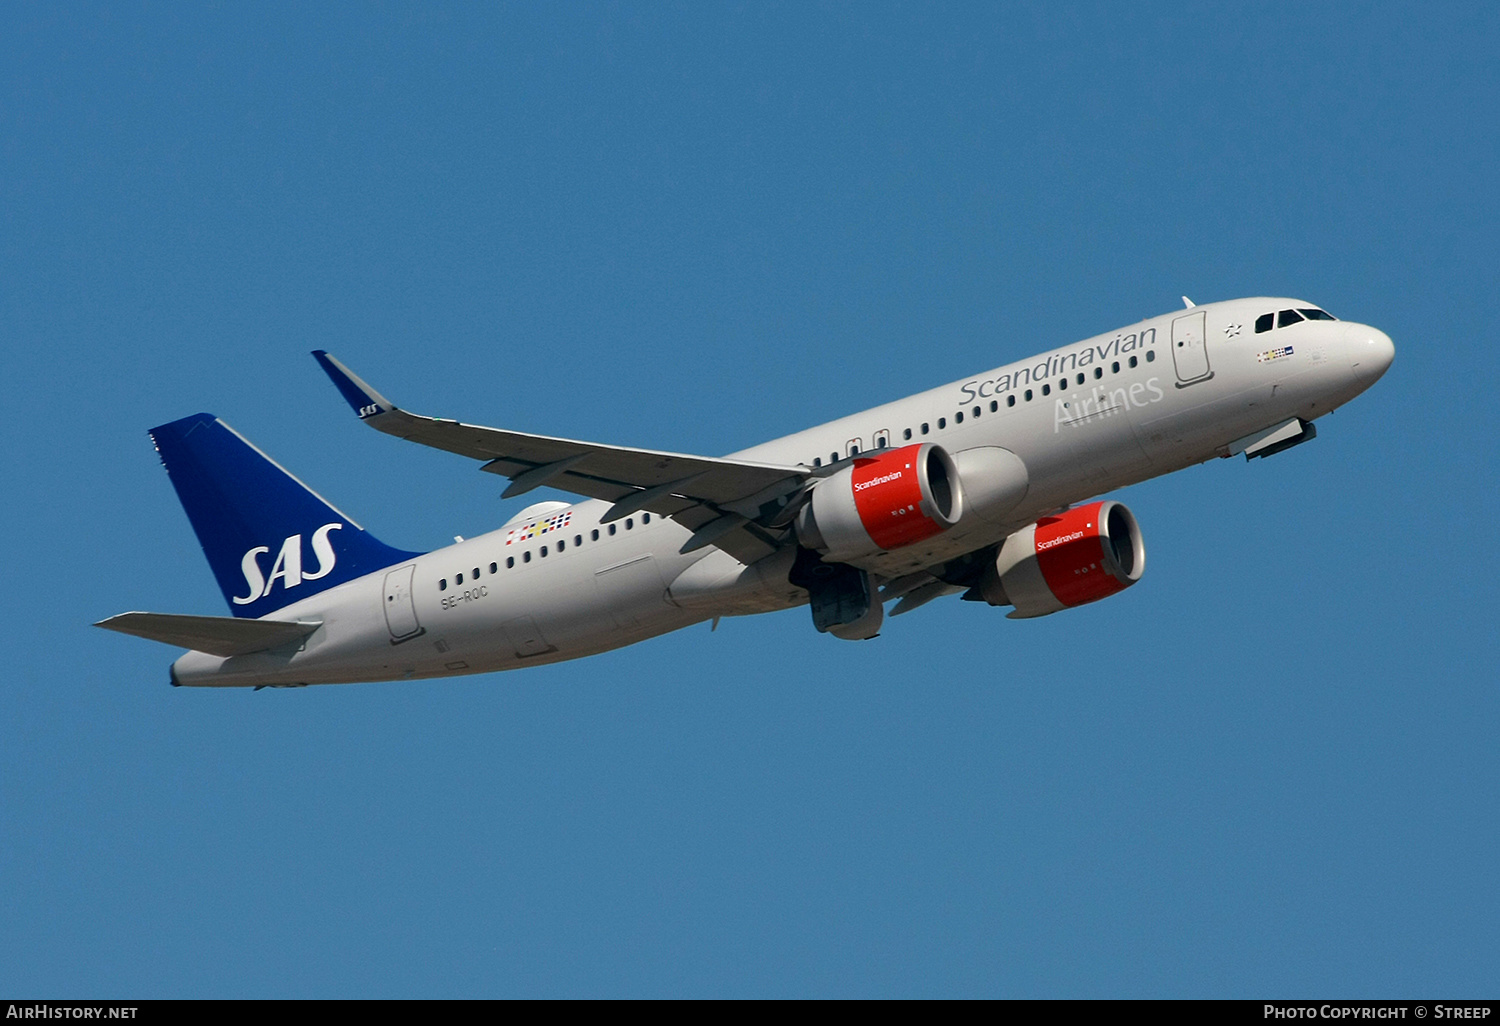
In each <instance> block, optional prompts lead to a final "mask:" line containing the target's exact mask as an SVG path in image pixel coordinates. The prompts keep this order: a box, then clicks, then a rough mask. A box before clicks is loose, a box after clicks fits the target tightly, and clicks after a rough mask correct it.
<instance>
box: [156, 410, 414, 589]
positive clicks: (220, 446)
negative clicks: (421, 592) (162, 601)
mask: <svg viewBox="0 0 1500 1026" xmlns="http://www.w3.org/2000/svg"><path fill="white" fill-rule="evenodd" d="M151 440H152V442H154V443H155V444H156V451H157V453H158V454H160V456H161V461H162V465H163V466H165V467H166V468H167V476H168V477H170V478H171V479H172V486H173V487H174V488H176V489H177V497H178V499H180V500H181V502H182V508H183V509H184V510H186V511H187V515H188V520H190V521H191V522H192V525H193V531H194V532H195V533H196V534H197V535H198V542H199V544H201V545H202V546H203V554H204V555H206V556H207V557H208V564H209V566H210V567H212V568H213V572H214V577H215V578H216V579H217V580H218V582H219V588H220V589H221V590H222V591H223V592H224V601H226V602H228V603H229V609H230V612H232V613H233V614H234V615H235V616H243V617H260V616H264V615H265V614H267V613H269V612H272V611H273V610H276V609H280V608H281V607H282V606H285V605H287V604H289V603H291V602H295V601H297V600H298V599H303V598H307V597H308V596H310V595H316V594H317V593H318V592H320V591H324V590H326V589H328V588H331V587H333V586H334V585H337V584H343V583H344V582H345V581H350V580H353V579H354V578H356V577H361V576H363V575H365V574H368V573H371V572H373V571H376V570H380V569H383V568H385V567H388V566H391V565H393V564H395V563H400V562H402V561H404V560H408V559H413V558H415V557H416V556H418V555H420V553H416V552H404V551H402V550H401V549H393V548H391V547H390V546H389V545H386V544H385V543H383V542H380V541H378V540H376V538H375V537H374V536H373V535H371V534H369V533H368V532H367V531H365V529H364V528H362V527H360V526H359V525H358V524H356V523H355V522H354V521H353V520H351V519H349V518H348V517H346V516H345V515H344V514H343V513H340V512H339V511H338V510H337V509H335V508H334V507H333V506H331V505H330V504H329V503H328V502H327V501H326V500H324V499H323V498H322V497H321V496H320V495H318V494H317V493H316V492H314V491H313V490H312V489H310V488H308V487H307V486H306V485H305V484H303V483H302V482H301V481H298V480H297V479H296V478H295V477H293V476H292V475H291V474H288V473H287V472H286V471H285V470H283V469H282V468H281V467H280V466H279V465H278V464H277V463H276V462H275V461H274V460H272V459H271V458H270V457H269V456H267V455H266V454H265V453H263V452H261V451H260V450H259V449H257V448H256V447H255V446H253V445H251V444H250V443H249V442H248V441H246V440H245V438H244V437H242V436H241V435H240V434H239V433H238V432H236V431H235V430H234V429H233V428H231V427H230V426H229V425H228V424H225V423H224V422H223V421H222V420H219V419H218V418H217V417H215V416H213V415H212V414H209V413H198V414H194V415H193V416H191V417H184V418H183V419H182V420H174V421H173V422H172V423H170V424H163V425H162V426H161V427H158V428H152V429H151Z"/></svg>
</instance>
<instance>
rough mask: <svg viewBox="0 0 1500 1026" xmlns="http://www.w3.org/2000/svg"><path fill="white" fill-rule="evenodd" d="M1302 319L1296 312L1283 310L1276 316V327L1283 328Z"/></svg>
mask: <svg viewBox="0 0 1500 1026" xmlns="http://www.w3.org/2000/svg"><path fill="white" fill-rule="evenodd" d="M1302 319H1303V317H1302V315H1301V314H1299V313H1298V312H1297V311H1296V310H1283V311H1281V313H1279V314H1277V315H1276V327H1278V328H1285V327H1286V326H1287V325H1289V324H1296V323H1297V322H1298V321H1300V320H1302Z"/></svg>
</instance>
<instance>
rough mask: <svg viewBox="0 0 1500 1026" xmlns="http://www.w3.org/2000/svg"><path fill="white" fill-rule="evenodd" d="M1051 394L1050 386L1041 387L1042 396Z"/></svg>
mask: <svg viewBox="0 0 1500 1026" xmlns="http://www.w3.org/2000/svg"><path fill="white" fill-rule="evenodd" d="M1051 394H1052V386H1051V385H1043V386H1042V395H1051Z"/></svg>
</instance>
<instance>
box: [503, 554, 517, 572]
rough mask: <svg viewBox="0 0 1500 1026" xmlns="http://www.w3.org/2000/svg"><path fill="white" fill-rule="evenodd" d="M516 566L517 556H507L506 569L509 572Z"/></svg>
mask: <svg viewBox="0 0 1500 1026" xmlns="http://www.w3.org/2000/svg"><path fill="white" fill-rule="evenodd" d="M515 565H516V557H515V556H506V557H505V569H507V570H509V569H511V568H512V567H514V566H515Z"/></svg>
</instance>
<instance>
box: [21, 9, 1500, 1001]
mask: <svg viewBox="0 0 1500 1026" xmlns="http://www.w3.org/2000/svg"><path fill="white" fill-rule="evenodd" d="M1497 45H1500V12H1497V9H1496V8H1495V7H1494V6H1493V5H1483V4H1471V5H1466V4H1451V5H1444V6H1443V7H1442V8H1441V9H1434V8H1431V7H1430V6H1422V5H1388V4H1360V5H1323V6H1318V7H1314V8H1309V7H1308V6H1307V5H1292V4H1286V5H1280V4H1261V5H1250V6H1248V7H1247V8H1246V9H1245V10H1242V11H1239V12H1237V13H1235V14H1233V15H1226V14H1223V13H1219V12H1217V11H1215V10H1210V9H1208V8H1195V9H1193V10H1192V11H1191V12H1189V11H1187V10H1186V9H1184V8H1181V7H1180V5H1172V6H1151V5H1119V6H1112V5H1075V6H1068V7H1060V6H1059V5H1054V4H1046V5H1036V6H1030V7H1027V6H1022V5H1003V6H1002V5H988V4H985V5H949V6H946V7H934V6H932V5H875V4H859V5H847V6H846V5H813V4H793V5H775V4H767V3H757V4H752V5H745V6H729V5H723V4H691V5H683V6H668V5H664V4H651V5H602V6H593V5H583V4H566V5H543V4H537V5H526V6H514V5H458V6H439V5H436V4H419V5H390V4H381V5H369V6H353V5H343V6H333V5H322V6H317V5H315V6H313V7H309V6H308V5H295V6H283V7H277V6H259V7H255V8H250V9H245V8H241V7H239V6H237V5H231V6H229V7H228V8H227V9H225V8H220V9H215V10H208V9H200V8H193V7H183V6H158V5H141V6H132V5H124V4H109V5H99V6H79V5H62V4H58V5H35V6H29V7H22V6H17V5H11V6H7V7H5V8H4V9H3V10H0V337H3V338H4V339H5V353H6V360H5V365H6V371H7V384H8V387H7V389H6V400H7V404H8V410H7V412H8V416H7V417H6V423H7V428H6V444H5V445H4V446H3V448H0V460H3V473H4V479H5V481H6V482H7V492H6V494H8V495H9V496H10V499H9V501H8V502H6V503H5V504H4V505H3V507H0V523H3V525H4V529H5V537H6V538H7V539H8V543H7V544H6V545H5V546H4V548H3V550H0V551H3V560H4V562H3V568H4V580H5V581H6V584H7V586H6V588H5V589H4V594H3V597H0V616H3V617H4V618H5V620H6V621H7V622H9V623H10V624H11V626H13V627H15V628H16V632H15V633H14V634H13V635H12V637H13V639H14V640H15V642H16V644H15V645H13V646H12V647H11V649H10V655H9V658H8V660H7V662H8V666H9V669H8V670H7V671H6V672H5V673H4V674H3V676H0V679H3V680H4V682H5V686H4V687H3V688H0V722H3V723H4V725H5V742H4V743H3V744H0V910H3V914H0V991H4V992H8V993H12V994H22V993H24V994H27V995H38V996H84V995H94V996H99V995H139V996H459V995H473V996H510V995H773V996H774V995H830V996H841V995H870V996H934V995H991V996H1062V995H1076V996H1186V995H1201V996H1247V997H1253V996H1264V995H1279V996H1302V995H1330V994H1333V995H1347V996H1351V997H1353V996H1366V997H1371V996H1400V995H1426V996H1441V995H1474V994H1487V993H1493V992H1494V990H1495V985H1496V981H1497V974H1496V970H1495V967H1496V965H1500V917H1497V915H1496V910H1497V905H1500V882H1497V880H1500V877H1497V874H1496V872H1495V867H1496V864H1497V856H1500V852H1497V847H1500V828H1497V822H1496V808H1497V806H1500V755H1497V752H1496V747H1495V737H1496V727H1497V720H1500V697H1497V694H1496V684H1497V674H1496V660H1497V655H1500V652H1497V648H1500V646H1497V642H1496V631H1495V628H1494V619H1495V614H1496V606H1497V603H1496V599H1495V581H1496V579H1497V576H1500V565H1497V562H1500V561H1497V559H1496V555H1495V546H1494V540H1493V538H1494V530H1493V517H1494V508H1495V503H1496V498H1497V488H1496V484H1497V482H1496V471H1495V463H1496V459H1495V457H1496V441H1495V440H1496V438H1497V437H1500V433H1497V429H1500V424H1497V416H1496V404H1495V403H1494V401H1493V400H1492V399H1491V398H1490V396H1489V391H1490V388H1491V387H1493V383H1494V381H1495V380H1496V375H1497V372H1500V360H1497V358H1496V355H1495V347H1494V341H1493V332H1494V325H1495V323H1496V320H1497V302H1496V296H1497V294H1500V290H1497V285H1500V281H1497V267H1500V263H1497V243H1496V240H1497V238H1500V232H1497V228H1500V225H1497V218H1496V214H1497V209H1500V201H1497V190H1496V188H1495V174H1496V171H1495V169H1496V167H1497V166H1500V161H1497V157H1500V152H1497V151H1500V146H1497V125H1500V123H1497V121H1496V119H1495V117H1494V112H1493V109H1492V108H1493V106H1494V99H1495V97H1496V95H1497V94H1500V64H1497V62H1496V61H1495V59H1494V52H1495V50H1496V47H1497ZM1184 293H1186V294H1187V295H1189V296H1191V297H1192V298H1193V299H1195V300H1197V301H1200V302H1206V301H1211V300H1217V299H1227V298H1233V297H1236V296H1243V295H1295V296H1298V297H1301V298H1305V299H1307V300H1309V301H1311V302H1315V303H1318V304H1321V305H1323V306H1326V307H1327V308H1328V309H1330V310H1332V311H1333V312H1334V313H1335V314H1337V315H1339V316H1342V317H1345V318H1348V319H1354V320H1360V321H1363V322H1366V323H1370V324H1373V325H1376V326H1378V327H1380V328H1382V329H1384V330H1385V331H1387V332H1388V333H1389V334H1390V335H1391V336H1392V337H1393V338H1394V339H1395V342H1396V346H1397V359H1396V363H1395V365H1394V366H1393V368H1392V369H1391V371H1390V373H1389V374H1387V376H1386V378H1385V379H1384V380H1382V381H1381V382H1380V383H1379V384H1378V385H1377V386H1376V387H1375V388H1374V389H1372V390H1371V391H1370V392H1369V393H1367V394H1366V395H1365V396H1364V397H1362V398H1360V399H1359V400H1357V401H1356V402H1354V403H1353V404H1351V405H1350V406H1348V407H1346V408H1344V409H1342V410H1340V411H1338V412H1337V413H1336V414H1335V415H1333V416H1332V417H1330V418H1327V419H1325V420H1324V421H1322V422H1320V424H1319V437H1318V439H1317V441H1316V442H1315V443H1313V444H1311V445H1307V446H1302V447H1299V448H1297V449H1295V450H1292V451H1290V452H1288V453H1285V454H1283V455H1279V456H1277V457H1275V458H1273V459H1270V460H1264V461H1256V462H1255V463H1253V464H1249V465H1247V464H1245V463H1243V462H1239V461H1216V462H1214V463H1212V464H1210V465H1205V466H1201V467H1197V468H1193V469H1190V470H1187V471H1184V472H1181V473H1179V474H1176V475H1174V476H1171V477H1168V478H1163V479H1160V480H1156V481H1151V482H1147V483H1145V484H1142V485H1139V486H1136V487H1134V488H1131V489H1128V490H1126V491H1125V492H1122V493H1120V494H1119V495H1118V496H1115V497H1117V498H1120V499H1123V500H1124V501H1126V502H1127V503H1129V505H1130V506H1131V508H1132V509H1133V510H1134V511H1135V513H1136V514H1137V516H1138V518H1139V519H1140V521H1141V524H1142V528H1143V530H1144V531H1145V535H1146V539H1147V545H1148V548H1149V550H1150V566H1149V569H1148V571H1147V573H1146V576H1145V578H1144V580H1143V581H1142V583H1141V584H1140V585H1139V586H1138V587H1136V588H1133V589H1131V590H1130V591H1128V592H1126V593H1124V594H1122V595H1119V596H1117V597H1115V598H1112V599H1110V600H1108V601H1106V602H1103V603H1099V604H1097V605H1094V606H1090V607H1086V608H1083V609H1078V610H1073V611H1069V612H1067V613H1064V614H1061V615H1057V616H1053V617H1049V618H1045V619H1042V620H1036V621H1027V622H1013V621H1008V620H1006V619H1005V618H1004V616H1003V615H1002V612H1001V611H1000V610H993V609H989V608H987V607H983V606H981V605H978V604H972V603H960V602H958V601H956V600H945V601H942V602H937V603H933V604H931V605H929V606H927V607H924V608H923V609H922V610H920V611H919V612H916V613H913V614H912V615H910V616H907V617H902V618H900V619H897V620H894V621H891V622H890V623H889V624H888V626H887V629H886V631H885V633H884V634H883V635H882V636H881V637H880V638H879V639H878V640H876V641H873V642H868V643H859V644H849V643H843V642H839V641H836V640H834V639H832V638H830V637H825V636H820V635H818V634H816V633H815V632H814V631H813V630H812V627H811V625H810V623H809V622H808V617H807V613H806V611H805V610H794V611H790V612H787V613H783V614H778V615H772V616H765V617H759V618H753V619H739V620H730V621H725V622H724V623H723V625H722V626H721V627H720V629H719V630H718V632H717V633H710V632H709V630H708V629H707V627H706V626H704V627H700V628H695V629H692V630H690V631H686V632H681V633H679V634H676V635H671V636H668V637H665V638H661V639H657V640H655V641H653V642H650V643H647V644H644V645H641V646H638V647H635V648H632V649H628V650H625V651H621V652H616V653H612V654H608V655H605V656H601V657H597V658H594V659H591V660H586V661H581V662H575V663H571V664H564V665H561V666H555V667H546V668H536V669H533V670H530V671H526V672H520V673H514V674H507V675H498V676H482V677H471V678H460V679H454V680H447V681H439V682H427V683H406V684H395V683H392V684H370V685H359V686H348V687H328V688H308V689H303V690H298V691H263V692H260V693H250V692H240V691H230V692H212V691H190V690H187V689H179V690H174V689H170V688H168V687H167V676H166V668H167V664H168V662H169V661H170V660H171V658H172V657H173V655H174V652H173V651H171V650H169V649H167V648H166V647H164V646H160V645H153V644H151V643H148V642H144V641H139V640H137V639H132V638H126V637H121V636H118V635H113V634H109V633H106V632H103V631H99V630H95V629H94V628H92V627H90V626H88V625H89V624H90V623H91V622H92V621H94V620H98V619H101V618H103V617H105V616H108V615H110V614H113V613H116V612H120V611H123V610H127V609H151V610H161V611H174V612H187V613H204V614H215V615H219V614H223V613H224V612H225V611H226V610H225V609H224V608H223V601H222V599H221V597H220V596H219V594H218V592H217V590H216V588H215V586H214V583H213V580H212V577H211V575H210V574H209V571H208V567H207V565H206V563H205V562H204V561H203V559H202V556H201V553H200V552H199V550H198V548H197V545H196V542H195V541H194V539H193V536H192V534H191V531H190V529H189V527H188V524H187V521H186V518H185V517H184V516H183V514H182V512H181V510H180V509H179V508H178V506H177V503H176V500H175V496H174V494H173V492H172V489H171V487H170V485H169V483H168V481H167V479H166V477H165V475H164V474H163V473H161V471H160V469H159V465H158V463H157V460H156V457H155V455H154V453H153V452H152V450H151V446H150V444H149V442H148V440H147V438H146V435H145V431H146V429H147V428H149V427H151V426H153V425H155V424H159V423H163V422H165V421H168V420H172V419H175V418H177V417H181V416H185V415H187V414H190V413H194V412H197V411H200V410H207V411H210V412H213V413H216V414H218V415H220V416H222V417H224V418H225V419H226V420H227V421H228V422H229V423H231V424H233V425H234V426H235V427H236V428H237V429H238V430H240V431H241V432H243V433H245V434H246V435H248V436H249V437H250V438H251V439H253V440H254V441H255V442H256V443H257V444H259V445H260V446H261V447H263V448H264V449H266V450H267V451H268V452H270V453H271V454H272V455H274V456H275V457H277V458H278V459H279V460H280V461H282V462H283V463H284V464H286V465H287V466H288V467H290V468H291V469H292V470H293V471H294V472H295V473H297V474H299V475H300V476H302V477H303V478H304V479H305V480H306V481H308V482H309V483H310V484H311V485H312V486H313V487H315V488H317V489H318V490H320V491H321V492H322V493H323V494H325V495H326V496H328V497H329V498H330V499H331V500H332V501H334V502H335V503H337V504H338V505H340V506H341V507H342V508H344V509H345V510H347V511H348V512H349V513H350V514H351V515H353V516H355V517H357V518H359V519H360V520H361V521H362V522H363V523H364V524H365V526H367V527H369V528H370V529H372V530H373V531H374V532H375V533H376V534H378V535H379V536H380V537H381V538H382V539H384V540H386V541H388V542H390V543H391V544H394V545H397V546H401V547H406V548H423V549H425V548H433V547H437V546H440V545H442V544H444V543H445V542H447V541H448V540H449V539H450V538H451V537H452V536H453V535H455V534H463V535H470V534H477V533H480V532H482V531H484V530H487V529H490V528H493V527H495V526H497V525H498V524H499V523H500V522H501V521H503V520H504V519H506V518H507V517H508V516H509V515H510V514H511V513H513V512H515V510H516V509H517V508H519V506H520V505H521V504H522V503H523V502H524V501H525V500H516V501H510V502H501V501H500V499H499V492H500V490H501V488H502V486H503V482H499V481H496V480H495V479H493V478H491V477H490V476H488V475H483V474H479V473H476V472H475V468H474V466H473V465H472V464H471V463H470V462H469V461H466V460H462V459H460V458H458V457H453V456H449V455H447V454H444V453H439V452H435V451H430V450H425V449H422V448H420V447H416V446H409V445H404V444H402V443H400V442H399V441H397V440H394V439H390V438H386V437H384V436H382V435H379V434H377V433H376V432H372V431H369V430H368V429H364V428H361V427H360V426H359V425H358V424H357V423H356V422H355V420H354V419H353V418H352V417H351V416H349V413H348V409H347V407H346V406H345V405H344V404H343V402H342V400H341V399H340V398H339V396H338V395H337V393H336V392H335V391H334V390H333V388H332V387H331V386H330V385H329V384H328V382H327V380H326V379H325V378H324V377H323V376H322V375H321V373H320V372H319V371H318V369H317V367H316V365H315V364H314V362H313V361H312V359H311V358H310V357H309V356H308V355H307V354H308V351H309V350H311V349H315V348H326V349H328V350H330V351H332V352H333V353H335V354H336V355H338V356H339V357H340V358H342V359H343V360H345V361H346V362H348V363H349V364H350V365H351V366H353V367H354V368H355V369H356V370H357V371H358V372H359V373H360V374H362V375H363V376H365V377H366V378H367V379H368V380H370V381H371V382H372V383H373V384H375V385H376V386H377V387H378V388H380V389H382V390H383V391H385V392H386V393H387V394H389V395H390V396H391V397H392V398H393V399H395V400H396V401H397V402H400V403H402V404H403V405H405V406H407V407H408V408H411V409H413V410H416V411H419V412H424V413H431V414H440V415H444V416H452V417H461V418H463V419H466V420H470V421H477V422H480V423H489V424H494V425H497V426H506V427H513V428H518V429H522V430H528V431H537V432H544V433H555V434H564V435H569V436H573V437H580V438H597V439H600V440H602V441H611V442H618V443H623V444H634V445H641V446H652V447H662V448H673V449H678V450H683V451H689V452H703V453H713V454H717V453H723V452H728V451H732V450H734V449H738V448H741V447H744V446H747V445H751V444H753V443H755V442H758V441H761V440H763V439H764V438H766V437H770V436H773V435H776V434H781V433H785V432H788V431H791V430H796V429H799V428H802V427H806V426H809V425H811V424H814V423H817V422H819V421H822V420H826V419H830V418H832V417H834V416H838V415H842V414H845V413H849V412H852V411H854V410H858V409H861V408H864V407H867V406H870V405H874V404H876V403H879V402H883V401H887V400H890V399H893V398H896V397H899V396H901V395H903V394H906V393H908V392H912V391H916V390H918V389H922V388H927V387H931V386H933V385H936V384H940V383H942V382H946V381H950V380H953V379H956V378H959V377H961V376H963V375H965V374H969V373H973V372H976V371H978V370H981V369H984V368H988V367H992V366H995V365H997V364H1000V363H1003V362H1006V361H1009V360H1011V359H1018V358H1020V357H1023V356H1026V355H1029V354H1031V353H1033V352H1036V351H1039V350H1042V349H1046V348H1050V347H1053V346H1056V345H1060V344H1063V343H1066V342H1069V341H1072V340H1075V339H1078V338H1082V337H1085V336H1087V335H1091V334H1095V333H1098V332H1103V331H1106V330H1110V329H1113V328H1115V327H1117V326H1119V325H1122V324H1125V323H1128V322H1131V321H1135V320H1137V319H1139V318H1141V317H1145V316H1150V315H1155V314H1159V313H1164V312H1167V311H1169V310H1171V309H1173V308H1174V307H1176V306H1178V305H1179V299H1178V296H1179V295H1181V294H1184ZM530 498H533V497H528V499H530Z"/></svg>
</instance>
